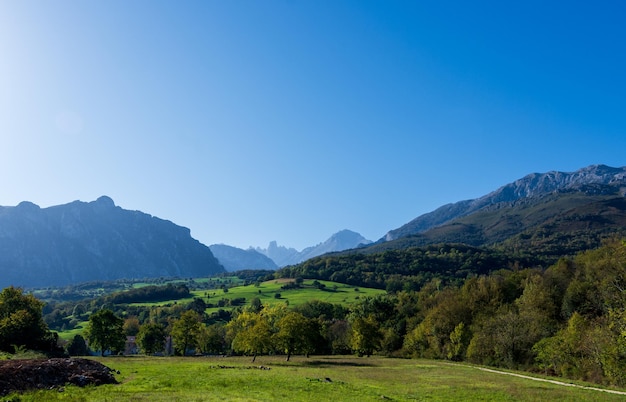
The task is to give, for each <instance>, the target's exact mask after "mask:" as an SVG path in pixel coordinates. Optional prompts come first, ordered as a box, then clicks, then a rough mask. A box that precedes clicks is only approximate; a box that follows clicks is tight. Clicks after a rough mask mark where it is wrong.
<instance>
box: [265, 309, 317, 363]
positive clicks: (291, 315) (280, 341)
mask: <svg viewBox="0 0 626 402" xmlns="http://www.w3.org/2000/svg"><path fill="white" fill-rule="evenodd" d="M278 328H279V329H278V332H277V333H276V334H275V339H276V344H277V346H278V347H280V348H282V349H283V351H284V352H285V353H287V361H289V359H290V358H291V355H292V354H293V353H304V354H306V355H308V354H309V353H311V352H312V351H313V350H314V348H315V344H314V336H315V334H316V332H317V333H318V334H319V331H316V328H315V326H314V323H313V321H312V320H310V319H308V318H306V317H305V316H303V315H302V314H300V313H297V312H294V311H291V312H288V313H287V314H285V316H283V317H282V318H281V319H280V320H279V321H278Z"/></svg>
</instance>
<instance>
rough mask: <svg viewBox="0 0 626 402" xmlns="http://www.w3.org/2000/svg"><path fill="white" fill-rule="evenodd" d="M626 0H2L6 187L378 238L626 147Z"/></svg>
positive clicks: (202, 221)
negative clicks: (451, 206)
mask: <svg viewBox="0 0 626 402" xmlns="http://www.w3.org/2000/svg"><path fill="white" fill-rule="evenodd" d="M624 21H626V2H624V1H621V0H615V1H597V2H591V1H549V2H546V1H491V2H484V1H406V2H404V1H387V0H385V1H381V0H376V1H368V0H355V1H342V0H308V1H305V0H289V1H287V0H282V1H279V0H267V1H256V0H255V1H252V0H247V1H244V0H232V1H210V0H206V1H156V0H147V1H140V0H132V1H117V0H107V1H79V0H76V1H65V0H57V1H49V0H43V1H32V0H2V1H0V172H1V174H0V205H4V206H12V205H17V204H18V203H19V202H20V201H23V200H28V201H31V202H34V203H36V204H38V205H40V206H42V207H47V206H51V205H58V204H64V203H67V202H71V201H73V200H82V201H92V200H95V199H96V198H97V197H99V196H100V195H108V196H110V197H111V198H113V200H114V201H115V202H116V204H117V205H119V206H121V207H123V208H126V209H133V210H141V211H144V212H147V213H150V214H152V215H155V216H158V217H161V218H164V219H169V220H171V221H173V222H175V223H177V224H179V225H183V226H186V227H189V228H190V229H191V232H192V236H194V237H195V238H197V239H198V240H200V241H201V242H203V243H205V244H207V245H208V244H213V243H225V244H230V245H234V246H238V247H243V248H246V247H248V246H266V245H267V244H268V242H269V241H271V240H277V241H278V242H279V244H284V245H287V246H292V247H295V248H298V249H301V248H303V247H305V246H309V245H314V244H317V243H318V242H320V241H323V240H325V239H326V238H327V237H328V236H330V235H331V234H332V233H334V232H336V231H338V230H341V229H344V228H348V229H352V230H355V231H357V232H360V233H361V234H363V235H364V236H365V237H367V238H369V239H372V240H377V239H378V238H380V237H382V236H383V235H384V234H385V233H386V232H387V231H388V230H391V229H394V228H397V227H398V226H400V225H402V224H404V223H406V222H408V221H410V220H411V219H413V218H415V217H417V216H419V215H421V214H423V213H426V212H429V211H431V210H433V209H435V208H437V207H439V206H441V205H443V204H445V203H449V202H456V201H459V200H463V199H470V198H476V197H479V196H481V195H484V194H486V193H488V192H490V191H492V190H495V189H496V188H498V187H499V186H501V185H504V184H506V183H508V182H511V181H513V180H516V179H518V178H520V177H522V176H524V175H526V174H528V173H532V172H545V171H550V170H561V171H574V170H577V169H579V168H581V167H584V166H587V165H590V164H598V163H603V164H607V165H611V166H624V165H626V78H625V77H626V23H625V22H624Z"/></svg>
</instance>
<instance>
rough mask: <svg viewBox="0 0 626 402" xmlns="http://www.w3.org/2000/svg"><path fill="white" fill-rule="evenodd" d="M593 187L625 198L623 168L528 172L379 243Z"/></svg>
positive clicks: (425, 216) (413, 222) (434, 213)
mask: <svg viewBox="0 0 626 402" xmlns="http://www.w3.org/2000/svg"><path fill="white" fill-rule="evenodd" d="M594 185H602V186H608V188H611V190H612V191H613V190H614V191H616V192H619V193H621V194H622V195H624V193H625V190H624V189H626V167H621V168H614V167H610V166H607V165H602V164H599V165H590V166H587V167H584V168H582V169H579V170H576V171H574V172H560V171H550V172H547V173H531V174H528V175H526V176H524V177H522V178H521V179H518V180H515V181H513V182H511V183H508V184H506V185H504V186H502V187H500V188H498V189H496V190H495V191H492V192H490V193H488V194H486V195H484V196H482V197H479V198H476V199H471V200H462V201H458V202H455V203H450V204H446V205H443V206H441V207H439V208H437V209H435V210H434V211H431V212H428V213H426V214H423V215H420V216H418V217H416V218H415V219H413V220H411V221H410V222H408V223H406V224H404V225H402V226H400V227H399V228H397V229H393V230H390V231H389V232H387V234H386V235H385V236H384V237H383V238H381V239H380V240H379V241H378V242H384V241H391V240H395V239H398V238H401V237H405V236H409V235H415V234H419V233H422V232H425V231H427V230H429V229H432V228H434V227H437V226H441V225H443V224H445V223H448V222H450V221H452V220H454V219H458V218H461V217H463V216H467V215H470V214H472V213H474V212H477V211H479V210H480V209H482V208H485V207H488V206H491V205H496V204H499V203H503V202H513V201H517V200H520V199H525V198H534V197H538V196H541V195H546V194H549V193H552V192H555V191H575V190H577V189H578V190H585V187H588V189H587V190H589V189H590V188H593V186H594Z"/></svg>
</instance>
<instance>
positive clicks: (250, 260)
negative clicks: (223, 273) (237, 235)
mask: <svg viewBox="0 0 626 402" xmlns="http://www.w3.org/2000/svg"><path fill="white" fill-rule="evenodd" d="M209 248H210V249H211V251H212V252H213V255H214V256H215V257H216V258H217V260H218V261H219V262H220V264H222V265H223V266H224V268H226V270H227V271H229V272H232V271H239V270H244V269H276V268H278V266H277V265H276V264H275V263H274V261H272V259H271V258H269V257H267V256H265V255H263V254H261V253H259V252H258V251H256V250H254V249H248V250H243V249H240V248H237V247H232V246H227V245H225V244H213V245H211V246H209Z"/></svg>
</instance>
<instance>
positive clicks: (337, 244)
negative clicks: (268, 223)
mask: <svg viewBox="0 0 626 402" xmlns="http://www.w3.org/2000/svg"><path fill="white" fill-rule="evenodd" d="M370 243H372V241H371V240H367V239H366V238H364V237H363V236H361V235H360V234H359V233H356V232H353V231H351V230H347V229H344V230H341V231H339V232H337V233H335V234H333V235H332V236H330V237H329V238H328V239H327V240H326V241H324V242H323V243H320V244H318V245H316V246H312V247H307V248H305V249H304V250H302V251H298V250H296V249H294V248H287V247H284V246H279V245H278V244H277V243H276V242H275V241H273V242H271V243H270V244H269V246H268V248H266V249H262V248H258V247H257V248H256V251H258V252H260V253H262V254H264V255H266V256H268V257H269V258H271V259H272V260H273V261H274V262H275V263H276V265H278V266H279V267H284V266H287V265H293V264H298V263H300V262H302V261H306V260H308V259H309V258H313V257H317V256H319V255H322V254H326V253H331V252H335V251H343V250H348V249H353V248H357V247H361V246H364V245H367V244H370Z"/></svg>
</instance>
